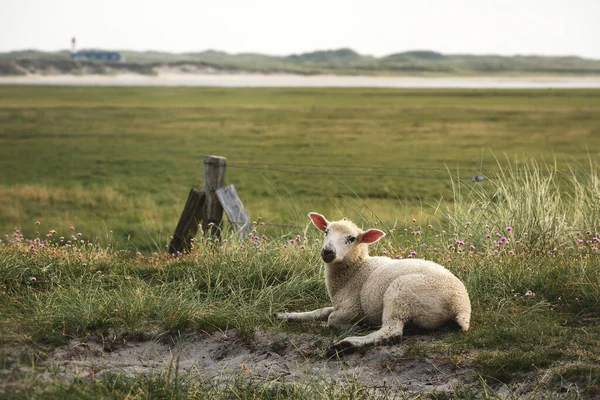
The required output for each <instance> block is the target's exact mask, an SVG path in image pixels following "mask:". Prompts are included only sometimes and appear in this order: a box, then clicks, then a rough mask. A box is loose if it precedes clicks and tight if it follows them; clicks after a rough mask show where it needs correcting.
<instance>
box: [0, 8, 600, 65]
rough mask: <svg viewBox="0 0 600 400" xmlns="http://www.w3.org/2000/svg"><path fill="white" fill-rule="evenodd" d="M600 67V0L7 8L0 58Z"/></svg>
mask: <svg viewBox="0 0 600 400" xmlns="http://www.w3.org/2000/svg"><path fill="white" fill-rule="evenodd" d="M73 36H75V37H76V38H77V44H78V47H79V48H97V49H107V50H108V49H111V50H157V51H169V52H192V51H193V52H196V51H203V50H207V49H215V50H221V51H226V52H229V53H245V52H256V53H264V54H271V55H288V54H297V53H302V52H309V51H314V50H325V49H336V48H342V47H348V48H352V49H354V50H356V51H358V52H359V53H361V54H369V55H374V56H383V55H388V54H392V53H397V52H402V51H407V50H434V51H439V52H442V53H445V54H457V53H460V54H465V53H471V54H500V55H515V54H527V55H529V54H536V55H576V56H581V57H587V58H595V59H600V40H599V39H600V0H410V1H404V0H388V1H382V0H369V1H353V0H344V1H340V0H330V1H327V0H320V1H315V0H301V1H298V0H288V1H286V0H211V1H204V0H196V1H191V0H190V1H184V0H162V1H157V0H92V1H89V0H0V52H6V51H13V50H24V49H37V50H44V51H55V50H64V49H68V48H70V45H71V37H73Z"/></svg>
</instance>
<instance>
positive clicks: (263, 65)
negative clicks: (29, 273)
mask: <svg viewBox="0 0 600 400" xmlns="http://www.w3.org/2000/svg"><path fill="white" fill-rule="evenodd" d="M120 53H121V55H122V57H123V59H124V61H122V62H102V61H74V60H71V57H70V53H69V52H68V51H66V50H65V51H59V52H40V51H35V50H23V51H15V52H10V53H0V75H4V76H6V75H29V74H42V75H64V74H69V75H107V74H108V75H113V74H124V73H127V74H130V73H134V74H142V75H156V74H160V73H161V72H164V71H168V72H169V73H181V74H223V73H225V74H236V73H259V74H295V75H324V74H325V75H350V76H351V75H360V76H365V75H367V76H523V75H554V76H556V75H559V76H560V75H571V76H573V75H577V76H582V75H591V76H594V75H600V60H591V59H584V58H581V57H575V56H565V57H547V56H533V55H528V56H521V55H517V56H497V55H469V54H442V53H438V52H435V51H429V50H415V51H407V52H403V53H396V54H390V55H388V56H385V57H373V56H369V55H361V54H359V53H357V52H355V51H354V50H352V49H337V50H322V51H314V52H309V53H302V54H292V55H288V56H270V55H264V54H254V53H241V54H229V53H225V52H221V51H216V50H207V51H203V52H199V53H165V52H156V51H146V52H137V51H127V50H123V51H120Z"/></svg>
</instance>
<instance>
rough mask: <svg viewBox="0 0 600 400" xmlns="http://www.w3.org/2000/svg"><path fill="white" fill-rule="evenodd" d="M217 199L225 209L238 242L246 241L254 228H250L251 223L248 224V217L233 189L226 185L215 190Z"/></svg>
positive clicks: (231, 186)
mask: <svg viewBox="0 0 600 400" xmlns="http://www.w3.org/2000/svg"><path fill="white" fill-rule="evenodd" d="M217 197H218V198H219V201H220V203H221V205H222V206H223V208H224V209H225V214H227V219H229V222H230V223H231V225H233V226H234V227H235V230H236V231H237V234H238V237H239V238H240V240H244V239H246V238H247V237H248V235H249V234H250V232H252V230H253V229H254V227H253V226H252V222H250V217H249V216H248V213H247V212H246V210H245V209H244V206H243V204H242V201H241V200H240V198H239V197H238V195H237V192H236V191H235V187H233V185H228V186H225V187H224V188H220V189H217Z"/></svg>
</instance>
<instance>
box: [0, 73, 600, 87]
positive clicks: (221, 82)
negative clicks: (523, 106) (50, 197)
mask: <svg viewBox="0 0 600 400" xmlns="http://www.w3.org/2000/svg"><path fill="white" fill-rule="evenodd" d="M0 85H47V86H187V87H203V86H204V87H307V88H311V87H313V88H327V87H338V88H343V87H355V88H360V87H365V88H368V87H372V88H415V89H418V88H432V89H435V88H448V89H450V88H456V89H468V88H471V89H594V88H596V89H597V88H600V76H546V75H532V76H524V75H515V76H472V77H471V76H469V77H467V76H457V77H449V76H444V77H418V76H349V75H292V74H253V73H239V74H186V73H172V72H164V73H160V74H158V75H142V74H115V75H67V74H57V75H41V74H30V75H19V76H0Z"/></svg>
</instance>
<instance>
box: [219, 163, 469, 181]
mask: <svg viewBox="0 0 600 400" xmlns="http://www.w3.org/2000/svg"><path fill="white" fill-rule="evenodd" d="M227 167H229V168H240V169H250V170H257V171H269V172H283V173H289V174H300V175H327V176H371V177H396V178H411V179H435V180H439V179H442V177H441V176H427V175H422V176H419V175H404V174H385V173H380V174H378V173H375V174H368V173H336V172H331V171H329V172H317V171H295V170H289V169H279V168H260V167H247V166H240V165H235V164H234V165H228V166H227ZM440 171H441V170H440ZM455 179H465V180H466V179H468V180H471V179H472V178H471V177H469V178H455Z"/></svg>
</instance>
